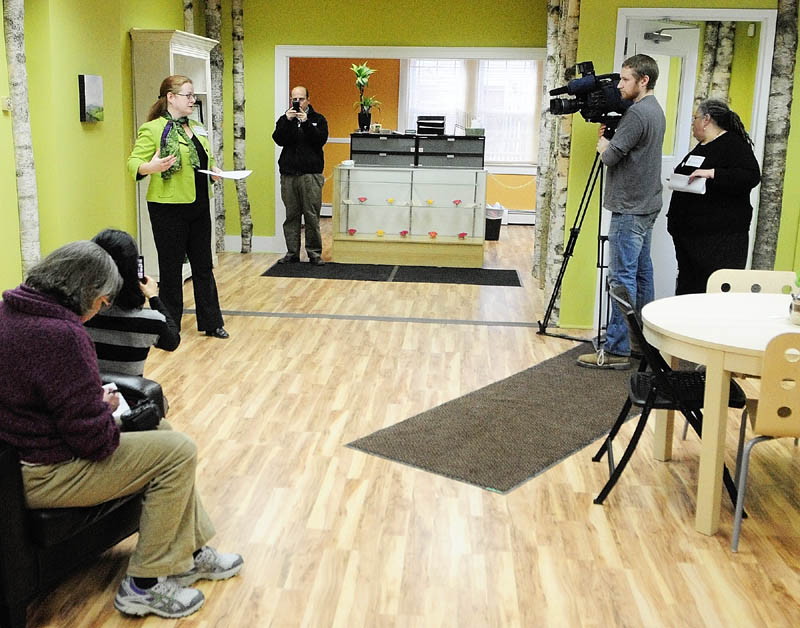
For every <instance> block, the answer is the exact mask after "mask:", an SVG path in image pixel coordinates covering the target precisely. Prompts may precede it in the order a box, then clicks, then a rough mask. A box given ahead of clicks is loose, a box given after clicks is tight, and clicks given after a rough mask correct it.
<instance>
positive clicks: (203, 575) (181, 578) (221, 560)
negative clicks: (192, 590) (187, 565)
mask: <svg viewBox="0 0 800 628" xmlns="http://www.w3.org/2000/svg"><path fill="white" fill-rule="evenodd" d="M243 564H244V559H242V557H241V556H240V555H239V554H220V553H219V552H217V550H215V549H214V548H213V547H209V546H208V545H206V546H204V547H202V548H201V549H200V553H199V554H198V555H197V556H195V559H194V567H192V568H191V569H190V570H189V571H185V572H183V573H181V574H177V575H174V576H170V578H171V579H172V580H174V581H175V582H177V583H178V584H180V585H182V586H189V585H190V584H194V583H195V582H197V581H198V580H226V579H227V578H231V577H233V576H235V575H236V574H237V573H239V571H240V570H241V569H242V565H243Z"/></svg>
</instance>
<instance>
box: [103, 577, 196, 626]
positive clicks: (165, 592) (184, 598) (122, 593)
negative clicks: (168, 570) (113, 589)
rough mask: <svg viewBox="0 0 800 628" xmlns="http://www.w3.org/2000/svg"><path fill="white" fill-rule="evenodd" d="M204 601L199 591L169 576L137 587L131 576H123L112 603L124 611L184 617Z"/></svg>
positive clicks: (135, 613)
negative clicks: (141, 587) (145, 587)
mask: <svg viewBox="0 0 800 628" xmlns="http://www.w3.org/2000/svg"><path fill="white" fill-rule="evenodd" d="M203 602H205V596H203V592H202V591H198V590H197V589H192V588H189V587H184V586H181V585H180V584H178V583H177V582H175V581H174V580H172V579H171V578H159V579H158V582H157V583H156V584H155V585H153V586H152V587H150V588H149V589H140V588H139V587H137V586H136V585H135V584H134V583H133V578H131V576H125V577H124V578H123V579H122V582H120V584H119V589H117V595H116V597H115V598H114V607H115V608H116V609H117V610H118V611H120V612H121V613H125V614H126V615H138V616H142V615H149V614H151V613H152V614H153V615H158V616H159V617H168V618H173V617H186V616H187V615H191V614H192V613H194V612H195V611H196V610H198V609H199V608H200V607H201V606H202V605H203Z"/></svg>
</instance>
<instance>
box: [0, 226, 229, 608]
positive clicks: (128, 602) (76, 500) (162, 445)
mask: <svg viewBox="0 0 800 628" xmlns="http://www.w3.org/2000/svg"><path fill="white" fill-rule="evenodd" d="M121 284H122V280H121V279H120V276H119V272H118V271H117V267H116V264H115V263H114V260H112V259H111V257H110V256H109V255H108V254H107V253H106V252H105V251H104V250H103V249H102V248H100V247H99V246H98V245H96V244H94V243H93V242H88V241H80V242H73V243H71V244H67V245H65V246H62V247H61V248H59V249H57V250H55V251H53V252H52V253H51V254H50V255H48V256H47V258H46V259H44V260H43V261H42V262H40V263H39V264H37V265H36V266H35V267H34V268H33V269H32V270H31V271H30V273H29V275H28V277H27V279H26V280H25V283H23V284H21V285H20V286H19V287H17V288H14V289H13V290H6V291H5V292H4V293H3V300H2V302H0V439H2V440H3V441H5V442H6V443H8V444H9V445H11V446H12V447H14V448H15V449H16V450H17V452H18V453H19V457H20V462H21V465H22V481H23V486H24V488H25V498H26V501H27V503H28V506H29V507H30V508H73V507H81V506H94V505H96V504H100V503H102V502H105V501H108V500H110V499H112V498H115V497H120V496H124V495H130V494H132V493H135V492H138V491H140V490H142V489H144V491H145V495H144V503H143V507H142V515H141V519H140V521H139V538H138V542H137V544H136V548H135V549H134V551H133V553H132V554H131V558H130V562H129V564H128V570H127V574H126V576H125V577H124V578H123V580H122V582H121V583H120V586H119V589H118V591H117V595H116V597H115V599H114V606H116V608H117V609H119V610H120V611H121V612H123V613H127V614H131V615H146V614H149V613H153V614H156V615H159V616H161V617H183V616H186V615H189V614H191V613H193V612H195V611H196V610H197V609H198V608H200V606H202V604H203V601H204V597H203V594H202V592H201V591H199V590H198V589H195V588H192V587H190V586H189V585H191V584H193V583H194V582H196V581H197V580H200V579H211V580H221V579H225V578H229V577H231V576H234V575H236V574H237V573H238V572H239V570H240V569H241V567H242V557H241V556H239V555H238V554H219V553H217V552H216V551H215V550H214V549H213V548H211V547H208V546H207V545H206V542H207V541H208V539H210V538H211V537H212V536H213V534H214V527H213V525H212V524H211V521H210V520H209V518H208V515H207V514H206V512H205V510H204V509H203V506H202V504H201V503H200V498H199V496H198V495H197V492H196V490H195V468H196V465H197V447H196V446H195V444H194V442H193V441H192V440H191V439H190V438H189V437H188V436H186V435H185V434H181V433H180V432H175V431H172V430H166V429H161V430H153V431H148V432H130V433H124V434H120V432H119V428H118V427H117V424H116V423H115V421H114V419H113V417H112V412H113V410H114V409H115V407H116V406H117V403H118V402H117V400H116V398H115V396H114V394H112V393H108V392H105V391H104V389H103V388H102V386H101V383H100V374H99V371H98V368H97V358H96V356H95V352H94V347H93V346H92V341H91V339H90V338H89V335H88V334H87V332H86V329H85V328H84V326H83V323H84V322H86V321H87V320H89V319H90V318H92V317H93V316H94V315H95V314H97V312H98V311H99V310H100V309H102V308H104V307H108V306H110V305H111V304H112V302H113V300H114V297H115V296H116V295H117V292H118V291H119V288H120V286H121ZM76 478H80V479H79V480H77V481H76Z"/></svg>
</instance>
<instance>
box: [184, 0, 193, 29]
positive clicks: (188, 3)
mask: <svg viewBox="0 0 800 628" xmlns="http://www.w3.org/2000/svg"><path fill="white" fill-rule="evenodd" d="M183 30H185V31H186V32H187V33H194V2H192V0H183Z"/></svg>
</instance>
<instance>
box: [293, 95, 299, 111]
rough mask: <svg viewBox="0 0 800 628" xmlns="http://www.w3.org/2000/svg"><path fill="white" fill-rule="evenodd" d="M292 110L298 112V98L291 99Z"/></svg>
mask: <svg viewBox="0 0 800 628" xmlns="http://www.w3.org/2000/svg"><path fill="white" fill-rule="evenodd" d="M292 109H294V110H295V111H300V99H299V98H292Z"/></svg>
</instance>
